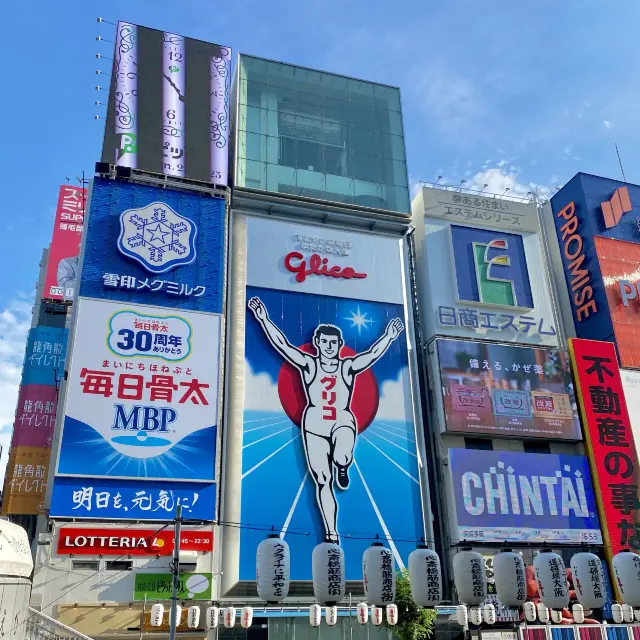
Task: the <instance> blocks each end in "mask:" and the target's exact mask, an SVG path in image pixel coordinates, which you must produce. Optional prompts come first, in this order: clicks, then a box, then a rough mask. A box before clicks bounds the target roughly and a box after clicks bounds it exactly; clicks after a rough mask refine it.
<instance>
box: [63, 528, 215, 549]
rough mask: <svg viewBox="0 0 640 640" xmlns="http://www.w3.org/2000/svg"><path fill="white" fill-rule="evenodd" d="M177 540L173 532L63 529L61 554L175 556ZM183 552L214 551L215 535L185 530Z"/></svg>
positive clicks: (183, 531)
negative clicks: (174, 549)
mask: <svg viewBox="0 0 640 640" xmlns="http://www.w3.org/2000/svg"><path fill="white" fill-rule="evenodd" d="M174 541H175V536H174V534H173V531H167V530H165V531H154V530H153V529H97V528H81V529H75V528H72V527H62V528H61V529H60V532H59V534H58V553H59V554H67V553H73V554H74V555H95V554H101V555H114V556H115V555H121V554H122V553H126V554H128V555H133V556H147V555H158V556H167V555H170V554H171V553H173V548H174ZM180 549H181V550H183V551H213V532H212V531H197V530H194V531H191V530H184V529H183V530H182V531H181V533H180Z"/></svg>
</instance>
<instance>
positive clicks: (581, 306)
mask: <svg viewBox="0 0 640 640" xmlns="http://www.w3.org/2000/svg"><path fill="white" fill-rule="evenodd" d="M558 218H564V219H565V220H566V221H567V222H565V223H564V224H563V225H562V226H561V227H560V233H561V236H560V242H561V244H562V253H563V256H564V260H565V262H566V266H565V270H566V273H567V278H569V277H571V300H572V302H573V305H574V314H575V316H576V320H577V321H578V322H582V321H583V320H584V319H585V318H588V317H589V316H590V315H593V314H595V313H597V312H598V307H597V305H596V301H595V300H594V299H593V287H592V286H591V285H590V284H589V283H590V282H591V274H590V273H589V270H588V269H583V268H581V267H582V264H583V262H584V261H585V255H584V250H583V246H582V244H583V243H582V236H581V235H580V234H579V233H578V223H579V221H578V217H577V216H576V205H575V202H570V203H569V204H568V205H567V206H566V207H564V209H562V210H561V211H560V212H559V213H558Z"/></svg>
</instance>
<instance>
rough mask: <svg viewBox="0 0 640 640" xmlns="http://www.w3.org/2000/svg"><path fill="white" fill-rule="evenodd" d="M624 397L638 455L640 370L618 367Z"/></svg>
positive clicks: (639, 437)
mask: <svg viewBox="0 0 640 640" xmlns="http://www.w3.org/2000/svg"><path fill="white" fill-rule="evenodd" d="M620 376H621V377H622V386H623V388H624V398H625V400H626V401H627V409H628V411H629V419H630V420H631V429H632V430H633V439H634V441H635V443H636V449H638V455H639V456H640V371H633V370H632V369H620Z"/></svg>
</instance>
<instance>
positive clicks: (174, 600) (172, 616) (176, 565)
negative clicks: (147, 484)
mask: <svg viewBox="0 0 640 640" xmlns="http://www.w3.org/2000/svg"><path fill="white" fill-rule="evenodd" d="M181 523H182V505H180V504H179V505H178V506H177V507H176V519H175V523H174V528H173V532H174V542H173V562H172V563H171V573H172V574H173V584H172V585H171V608H170V610H169V640H176V627H177V626H178V623H177V620H176V606H177V604H178V587H179V586H180V524H181Z"/></svg>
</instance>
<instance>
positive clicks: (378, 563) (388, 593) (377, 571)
mask: <svg viewBox="0 0 640 640" xmlns="http://www.w3.org/2000/svg"><path fill="white" fill-rule="evenodd" d="M362 580H363V582H364V597H365V598H366V600H367V602H373V604H375V605H376V606H378V607H382V606H385V605H387V604H391V603H392V602H393V601H394V599H395V597H396V563H395V560H394V559H393V552H392V551H391V549H387V548H386V547H385V546H384V545H383V544H382V543H381V542H374V543H373V544H372V545H371V546H370V547H369V548H368V549H366V550H365V552H364V554H363V555H362Z"/></svg>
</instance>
